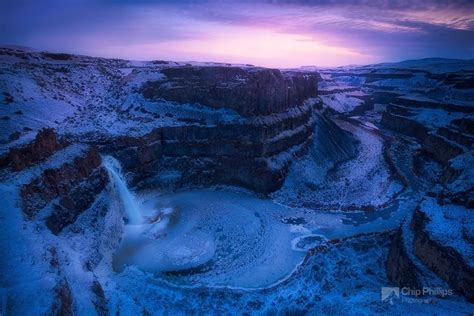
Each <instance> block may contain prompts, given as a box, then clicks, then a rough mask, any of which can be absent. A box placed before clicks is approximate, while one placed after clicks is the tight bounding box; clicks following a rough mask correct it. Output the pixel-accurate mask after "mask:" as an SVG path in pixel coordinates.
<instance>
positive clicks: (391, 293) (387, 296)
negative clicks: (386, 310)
mask: <svg viewBox="0 0 474 316" xmlns="http://www.w3.org/2000/svg"><path fill="white" fill-rule="evenodd" d="M381 294H382V296H381V300H382V302H388V303H390V305H393V304H394V302H395V300H398V299H400V288H399V287H382V293H381Z"/></svg>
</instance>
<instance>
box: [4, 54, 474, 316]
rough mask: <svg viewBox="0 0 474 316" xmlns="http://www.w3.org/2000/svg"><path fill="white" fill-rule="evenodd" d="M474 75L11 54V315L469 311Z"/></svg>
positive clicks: (473, 298) (422, 68)
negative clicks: (392, 297) (387, 295)
mask: <svg viewBox="0 0 474 316" xmlns="http://www.w3.org/2000/svg"><path fill="white" fill-rule="evenodd" d="M473 82H474V62H473V61H472V60H447V59H426V60H417V61H407V62H401V63H394V64H378V65H367V66H351V67H338V68H315V67H301V68H297V69H268V68H262V67H256V66H252V65H234V64H219V63H199V62H189V63H185V62H172V61H161V60H155V61H128V60H120V59H106V58H98V57H88V56H79V55H70V54H58V53H48V52H35V51H25V50H21V49H12V48H0V93H2V94H1V95H0V102H1V106H2V112H1V115H0V116H1V117H0V118H1V120H0V131H1V133H0V138H1V139H0V144H1V146H0V195H1V198H2V201H3V203H2V204H3V205H2V209H1V213H0V217H1V218H2V223H3V229H2V240H3V241H2V249H1V251H0V255H1V257H2V259H1V264H0V271H1V272H2V273H1V274H2V277H1V278H0V281H1V283H0V286H1V290H2V292H1V293H0V295H3V297H4V302H6V303H5V306H6V309H7V311H9V312H11V313H12V314H61V315H70V314H100V315H106V314H140V313H141V314H150V313H151V314H154V313H198V312H200V311H204V312H206V313H211V314H235V313H239V314H245V313H260V314H264V313H267V314H278V313H281V314H317V313H323V314H348V313H360V314H373V313H388V314H393V313H395V314H401V313H404V312H411V313H431V314H433V313H436V314H440V313H448V312H449V313H453V312H455V313H457V314H464V313H472V311H473V308H474V307H473V306H474V305H473V302H474V292H473V287H472V284H474V246H473V242H474V224H473V221H472V218H473V217H472V214H473V213H472V212H473V210H472V208H473V207H474V202H473V198H474V191H473V187H474V174H473V171H472V170H473V169H472V165H473V160H474V156H473V139H474V85H473ZM394 286H396V287H399V288H415V289H420V288H433V289H434V288H436V289H450V290H452V293H451V294H450V295H425V296H423V297H414V298H413V297H408V298H405V300H404V299H403V297H401V299H399V300H397V301H396V303H395V304H393V302H387V301H384V300H381V299H380V291H381V288H383V287H394ZM33 296H34V297H35V298H36V299H35V300H34V302H31V297H33ZM409 299H412V300H413V299H419V300H422V302H421V303H420V302H418V303H415V304H414V303H413V302H411V301H410V300H409Z"/></svg>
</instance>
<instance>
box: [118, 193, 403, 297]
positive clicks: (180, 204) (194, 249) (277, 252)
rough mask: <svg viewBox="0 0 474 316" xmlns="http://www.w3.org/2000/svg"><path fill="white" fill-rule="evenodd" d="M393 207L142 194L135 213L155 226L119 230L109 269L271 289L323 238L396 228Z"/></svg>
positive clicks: (182, 281)
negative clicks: (301, 205)
mask: <svg viewBox="0 0 474 316" xmlns="http://www.w3.org/2000/svg"><path fill="white" fill-rule="evenodd" d="M399 203H404V201H403V199H402V200H401V201H400V202H399ZM399 203H397V205H394V206H392V207H389V208H387V209H386V210H382V211H380V212H373V213H371V214H370V215H367V214H365V213H352V214H347V213H340V212H315V211H313V210H306V209H297V208H289V207H286V206H283V205H280V204H276V203H274V202H273V201H272V200H268V199H259V198H257V197H255V196H253V195H250V194H246V193H240V192H239V193H236V192H228V191H215V190H200V191H187V192H181V193H176V194H172V195H168V196H154V195H153V194H149V195H147V196H146V197H144V198H143V203H142V204H141V206H140V209H141V212H142V213H143V215H144V217H147V216H148V217H150V218H152V219H151V221H154V220H156V221H154V223H151V224H144V225H126V228H125V233H124V238H123V241H122V245H121V247H120V249H119V250H118V251H117V253H116V254H115V257H114V268H115V270H116V271H119V272H120V271H122V270H123V269H126V268H127V266H135V267H137V268H138V269H140V270H142V271H145V272H150V273H154V275H155V276H156V277H157V278H160V279H163V280H165V281H167V282H169V283H171V284H173V285H177V286H186V287H194V286H209V287H230V288H245V289H256V288H265V287H270V286H271V285H274V284H276V283H278V282H281V281H282V280H284V279H286V278H287V277H289V276H290V275H291V273H292V272H293V271H294V270H295V269H296V268H297V266H298V265H299V264H300V263H301V262H302V261H303V258H304V256H305V254H306V251H307V250H308V249H310V248H313V247H315V246H317V245H320V244H324V243H326V242H327V240H328V239H333V238H341V237H346V236H351V235H354V234H358V233H362V232H372V231H379V230H385V229H387V228H392V227H394V226H396V225H398V223H399V222H400V220H401V218H402V217H403V214H401V212H398V211H397V212H395V211H396V210H397V209H399V208H400V209H407V207H398V204H399ZM157 209H158V210H161V216H160V218H159V219H158V220H157V217H156V215H155V214H156V210H157ZM153 217H155V218H153Z"/></svg>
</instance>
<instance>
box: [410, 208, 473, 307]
mask: <svg viewBox="0 0 474 316" xmlns="http://www.w3.org/2000/svg"><path fill="white" fill-rule="evenodd" d="M427 221H429V218H428V217H427V216H426V215H425V214H424V213H423V212H422V210H420V209H418V210H417V211H416V212H415V214H414V215H413V219H412V229H413V232H414V239H413V251H414V253H415V255H416V256H417V257H418V258H419V259H420V260H421V261H422V262H423V263H424V264H425V265H426V266H427V267H428V268H430V269H431V270H433V272H435V273H436V274H437V275H438V276H439V277H440V278H441V279H443V280H444V281H446V282H447V283H448V284H449V286H450V287H452V288H453V289H454V290H455V291H456V293H457V294H461V295H463V296H465V297H466V298H467V299H468V300H469V301H470V302H474V287H473V286H472V285H473V284H474V269H473V268H472V267H471V266H469V265H468V264H467V263H466V262H465V261H464V260H463V258H462V257H461V255H460V254H459V253H458V252H457V251H456V250H455V249H453V248H451V247H446V246H443V245H441V244H439V243H438V242H437V241H435V240H434V239H433V238H431V237H430V234H429V232H428V231H427V230H426V229H425V226H426V223H427Z"/></svg>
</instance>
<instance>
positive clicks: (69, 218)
mask: <svg viewBox="0 0 474 316" xmlns="http://www.w3.org/2000/svg"><path fill="white" fill-rule="evenodd" d="M101 162H102V160H101V157H100V155H99V153H98V151H97V149H96V148H95V147H91V148H90V149H89V150H87V152H86V153H85V154H84V155H83V156H79V157H76V158H75V159H74V161H73V162H72V163H66V164H64V165H62V166H60V167H59V168H56V169H47V170H45V171H44V172H43V173H42V174H41V176H39V177H38V178H36V179H34V180H33V181H32V182H30V183H29V184H26V185H24V186H23V187H22V188H21V197H22V202H23V211H24V212H25V214H26V215H27V216H28V217H32V216H34V215H35V214H36V213H37V212H38V211H40V210H41V209H43V208H44V207H45V206H46V205H47V204H48V203H50V202H51V201H53V200H54V199H58V201H59V203H58V204H55V206H54V210H53V213H52V215H51V216H50V217H49V218H48V220H47V225H48V227H49V228H50V229H51V230H52V231H53V232H54V233H59V232H60V231H61V230H62V228H64V227H65V226H67V225H69V224H70V223H72V222H73V221H75V219H76V218H77V216H79V215H80V213H82V212H83V211H84V210H86V209H87V208H88V207H90V205H91V204H92V202H93V201H94V200H95V196H96V194H97V193H99V192H100V191H102V189H103V188H104V187H105V186H106V184H107V181H108V180H107V179H108V178H107V174H106V172H105V170H104V169H102V168H100V166H101Z"/></svg>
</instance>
